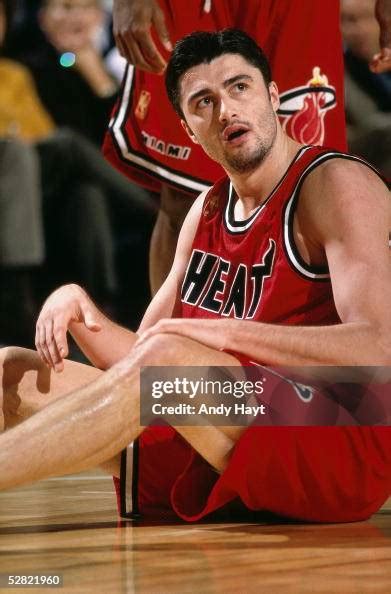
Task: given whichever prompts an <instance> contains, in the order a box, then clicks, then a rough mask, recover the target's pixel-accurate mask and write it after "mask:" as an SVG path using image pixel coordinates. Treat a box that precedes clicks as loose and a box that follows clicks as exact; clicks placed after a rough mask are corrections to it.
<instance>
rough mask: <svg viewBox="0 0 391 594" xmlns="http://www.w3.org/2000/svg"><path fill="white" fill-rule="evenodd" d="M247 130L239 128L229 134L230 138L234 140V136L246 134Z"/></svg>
mask: <svg viewBox="0 0 391 594" xmlns="http://www.w3.org/2000/svg"><path fill="white" fill-rule="evenodd" d="M246 132H247V130H237V131H236V132H232V133H231V134H229V135H228V140H234V138H239V137H240V136H243V134H245V133H246Z"/></svg>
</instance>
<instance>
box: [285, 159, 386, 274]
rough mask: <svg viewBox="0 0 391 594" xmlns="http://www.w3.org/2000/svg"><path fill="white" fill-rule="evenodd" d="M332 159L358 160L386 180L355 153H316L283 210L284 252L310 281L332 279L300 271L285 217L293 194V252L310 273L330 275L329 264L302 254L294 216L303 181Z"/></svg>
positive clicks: (290, 222) (290, 224)
mask: <svg viewBox="0 0 391 594" xmlns="http://www.w3.org/2000/svg"><path fill="white" fill-rule="evenodd" d="M331 159H347V160H348V161H357V162H359V163H362V164H363V165H366V166H367V167H368V168H369V169H372V171H374V172H375V173H376V174H377V175H378V176H379V177H380V179H382V180H383V181H384V178H383V177H382V175H381V174H380V173H379V172H378V171H377V169H376V168H375V167H373V166H372V165H371V164H370V163H367V161H365V160H364V159H361V157H356V156H355V155H349V154H347V153H342V152H339V151H337V150H335V151H332V152H331V151H330V150H325V152H324V153H319V154H318V155H316V157H315V159H314V161H312V162H311V163H310V164H309V165H308V166H307V168H306V169H305V170H304V171H303V173H302V174H301V176H300V181H299V182H298V183H297V185H296V186H295V188H294V190H293V192H292V194H291V196H290V198H289V199H288V200H287V201H286V203H285V206H284V209H283V212H282V227H281V229H282V234H283V242H282V244H283V248H284V253H285V256H286V258H287V260H288V262H289V265H290V266H291V268H292V269H293V270H294V271H295V272H296V273H297V274H298V275H299V276H300V277H301V278H304V279H306V280H309V281H315V282H329V281H330V276H328V277H327V278H319V277H315V278H309V277H308V276H306V275H305V274H303V273H302V272H300V270H298V268H297V267H296V266H295V264H294V262H292V260H291V257H290V255H289V252H288V250H287V246H286V242H285V219H286V213H287V209H288V207H289V204H290V202H291V199H292V196H293V200H292V204H291V211H290V213H289V218H288V221H287V222H288V238H289V246H290V248H291V249H292V252H293V254H294V256H295V258H296V260H297V262H298V263H299V264H300V266H301V267H302V268H303V269H304V270H306V271H307V272H308V273H309V274H316V275H320V274H322V275H324V274H328V275H329V268H328V266H312V265H310V264H308V262H306V261H305V260H304V259H303V257H302V255H301V254H300V252H299V250H298V248H297V246H296V242H295V240H294V233H293V218H294V215H295V211H296V207H297V204H298V201H299V198H300V191H301V188H302V186H303V183H304V182H305V180H306V178H307V176H308V175H309V174H310V173H311V172H312V171H313V170H314V169H316V168H317V167H318V166H319V165H323V163H325V162H326V161H330V160H331Z"/></svg>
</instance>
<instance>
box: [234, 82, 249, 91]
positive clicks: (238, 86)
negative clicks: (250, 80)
mask: <svg viewBox="0 0 391 594" xmlns="http://www.w3.org/2000/svg"><path fill="white" fill-rule="evenodd" d="M247 87H248V85H246V83H244V82H239V83H236V85H235V89H236V90H237V91H240V92H242V91H245V90H246V89H247Z"/></svg>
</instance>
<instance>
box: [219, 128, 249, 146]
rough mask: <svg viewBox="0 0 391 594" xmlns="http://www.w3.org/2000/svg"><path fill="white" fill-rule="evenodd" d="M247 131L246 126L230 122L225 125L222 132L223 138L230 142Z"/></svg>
mask: <svg viewBox="0 0 391 594" xmlns="http://www.w3.org/2000/svg"><path fill="white" fill-rule="evenodd" d="M246 132H248V128H247V127H246V126H243V125H240V124H232V125H231V126H227V128H226V129H225V130H224V133H223V139H224V140H225V141H226V142H232V141H233V140H236V139H238V138H240V137H241V136H243V135H244V134H246Z"/></svg>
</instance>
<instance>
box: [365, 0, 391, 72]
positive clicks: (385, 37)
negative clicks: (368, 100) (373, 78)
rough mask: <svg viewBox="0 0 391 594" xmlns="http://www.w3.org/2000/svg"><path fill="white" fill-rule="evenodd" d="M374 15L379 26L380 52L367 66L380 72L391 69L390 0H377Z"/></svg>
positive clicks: (373, 70)
mask: <svg viewBox="0 0 391 594" xmlns="http://www.w3.org/2000/svg"><path fill="white" fill-rule="evenodd" d="M375 15H376V18H377V20H378V22H379V26H380V39H379V42H380V52H379V53H378V54H375V55H374V56H373V58H372V61H371V63H370V65H369V66H370V69H371V70H372V72H375V73H376V74H380V73H382V72H389V71H391V0H377V1H376V7H375Z"/></svg>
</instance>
